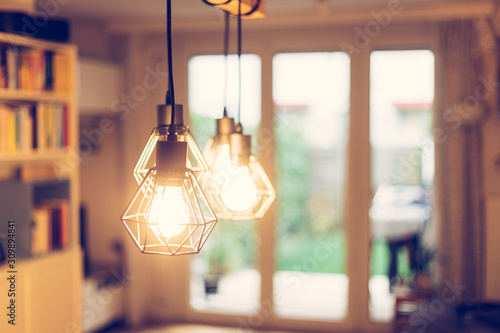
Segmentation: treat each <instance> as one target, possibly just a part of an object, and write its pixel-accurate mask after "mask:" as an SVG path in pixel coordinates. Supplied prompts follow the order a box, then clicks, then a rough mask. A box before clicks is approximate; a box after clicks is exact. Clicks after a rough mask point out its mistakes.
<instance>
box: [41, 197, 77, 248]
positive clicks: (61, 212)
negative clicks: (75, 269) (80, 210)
mask: <svg viewBox="0 0 500 333" xmlns="http://www.w3.org/2000/svg"><path fill="white" fill-rule="evenodd" d="M31 216H32V220H33V221H32V228H31V254H32V255H34V256H36V255H43V254H46V253H48V252H50V251H56V250H63V249H65V248H67V247H68V246H69V245H70V244H69V239H70V235H69V203H68V200H65V199H51V200H44V201H42V202H40V203H38V204H37V205H35V206H34V207H33V208H32V211H31Z"/></svg>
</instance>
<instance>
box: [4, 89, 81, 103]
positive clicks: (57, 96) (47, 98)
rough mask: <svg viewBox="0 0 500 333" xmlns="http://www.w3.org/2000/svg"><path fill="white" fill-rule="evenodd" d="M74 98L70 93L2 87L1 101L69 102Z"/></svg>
mask: <svg viewBox="0 0 500 333" xmlns="http://www.w3.org/2000/svg"><path fill="white" fill-rule="evenodd" d="M72 100H73V96H71V95H70V94H64V93H57V92H29V91H18V90H5V89H0V101H4V102H52V103H68V102H70V101H72Z"/></svg>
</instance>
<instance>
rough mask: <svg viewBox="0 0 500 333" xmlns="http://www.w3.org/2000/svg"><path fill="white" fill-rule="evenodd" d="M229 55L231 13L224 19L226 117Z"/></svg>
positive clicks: (225, 115)
mask: <svg viewBox="0 0 500 333" xmlns="http://www.w3.org/2000/svg"><path fill="white" fill-rule="evenodd" d="M228 56H229V13H228V12H226V15H225V20H224V115H223V116H224V117H227V85H228V77H227V76H228V72H229V71H228Z"/></svg>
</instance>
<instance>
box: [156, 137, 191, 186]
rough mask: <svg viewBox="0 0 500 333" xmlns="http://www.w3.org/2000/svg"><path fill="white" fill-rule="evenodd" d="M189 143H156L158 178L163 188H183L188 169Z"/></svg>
mask: <svg viewBox="0 0 500 333" xmlns="http://www.w3.org/2000/svg"><path fill="white" fill-rule="evenodd" d="M187 148H188V144H187V142H183V141H158V142H157V143H156V177H157V183H158V184H159V185H163V186H181V185H182V179H183V178H184V175H185V173H186V169H187Z"/></svg>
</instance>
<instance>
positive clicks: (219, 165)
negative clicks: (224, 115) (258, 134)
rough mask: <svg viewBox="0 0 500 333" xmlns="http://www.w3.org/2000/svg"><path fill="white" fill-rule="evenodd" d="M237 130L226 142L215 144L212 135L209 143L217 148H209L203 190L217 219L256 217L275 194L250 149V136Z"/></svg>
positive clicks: (271, 200) (252, 218)
mask: <svg viewBox="0 0 500 333" xmlns="http://www.w3.org/2000/svg"><path fill="white" fill-rule="evenodd" d="M239 131H241V130H239ZM239 131H237V132H234V133H232V134H230V135H229V140H230V143H229V144H225V143H223V144H220V145H217V142H218V141H219V140H220V136H215V137H214V139H213V143H212V147H213V146H214V145H216V146H217V149H212V150H211V151H215V153H214V154H213V158H211V159H210V160H211V162H212V163H211V164H210V172H209V173H207V175H206V177H205V178H204V181H203V191H204V193H205V195H206V196H207V198H208V200H209V202H210V204H211V205H212V207H213V209H214V210H215V213H216V214H217V217H218V218H219V219H228V220H255V219H260V218H262V217H263V216H264V215H265V213H266V212H267V210H268V209H269V207H270V206H271V204H272V203H273V201H274V199H275V198H276V191H275V190H274V187H273V185H272V184H271V181H270V180H269V178H268V176H267V174H266V172H265V171H264V168H263V167H262V165H261V163H260V162H259V160H258V158H257V157H256V156H255V155H253V154H251V152H250V150H251V146H250V140H251V138H250V136H249V135H243V134H241V132H239ZM207 148H208V147H207ZM207 152H208V150H207ZM209 158H210V157H209Z"/></svg>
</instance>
